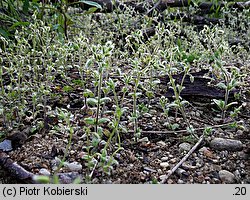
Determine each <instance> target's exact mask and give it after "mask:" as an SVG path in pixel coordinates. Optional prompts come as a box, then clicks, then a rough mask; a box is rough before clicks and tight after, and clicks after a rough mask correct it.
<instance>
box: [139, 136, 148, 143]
mask: <svg viewBox="0 0 250 200" xmlns="http://www.w3.org/2000/svg"><path fill="white" fill-rule="evenodd" d="M148 141H149V140H148V137H143V138H141V139H139V140H138V142H148Z"/></svg>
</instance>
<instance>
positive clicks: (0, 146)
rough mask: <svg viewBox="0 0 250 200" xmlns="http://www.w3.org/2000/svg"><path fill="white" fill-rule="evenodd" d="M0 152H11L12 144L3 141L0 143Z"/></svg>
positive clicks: (8, 141)
mask: <svg viewBox="0 0 250 200" xmlns="http://www.w3.org/2000/svg"><path fill="white" fill-rule="evenodd" d="M0 150H3V151H11V150H12V143H11V140H7V139H6V140H4V141H2V142H1V143H0Z"/></svg>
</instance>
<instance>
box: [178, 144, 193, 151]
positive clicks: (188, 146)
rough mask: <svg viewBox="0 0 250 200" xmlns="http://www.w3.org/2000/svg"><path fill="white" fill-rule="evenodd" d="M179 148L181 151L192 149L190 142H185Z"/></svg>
mask: <svg viewBox="0 0 250 200" xmlns="http://www.w3.org/2000/svg"><path fill="white" fill-rule="evenodd" d="M179 148H180V151H181V152H183V151H189V150H190V149H191V145H190V144H189V143H186V142H184V143H181V144H180V145H179Z"/></svg>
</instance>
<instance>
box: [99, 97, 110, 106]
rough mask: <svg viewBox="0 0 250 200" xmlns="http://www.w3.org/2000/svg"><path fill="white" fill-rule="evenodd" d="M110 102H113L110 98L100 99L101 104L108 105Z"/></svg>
mask: <svg viewBox="0 0 250 200" xmlns="http://www.w3.org/2000/svg"><path fill="white" fill-rule="evenodd" d="M110 101H111V98H109V97H103V98H101V99H100V103H101V104H102V103H106V102H110Z"/></svg>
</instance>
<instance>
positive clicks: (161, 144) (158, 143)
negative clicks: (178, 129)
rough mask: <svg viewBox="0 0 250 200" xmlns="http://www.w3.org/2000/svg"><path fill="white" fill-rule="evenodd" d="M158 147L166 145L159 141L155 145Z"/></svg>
mask: <svg viewBox="0 0 250 200" xmlns="http://www.w3.org/2000/svg"><path fill="white" fill-rule="evenodd" d="M156 144H157V145H158V146H162V147H165V146H166V143H165V142H163V141H159V142H157V143H156Z"/></svg>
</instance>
